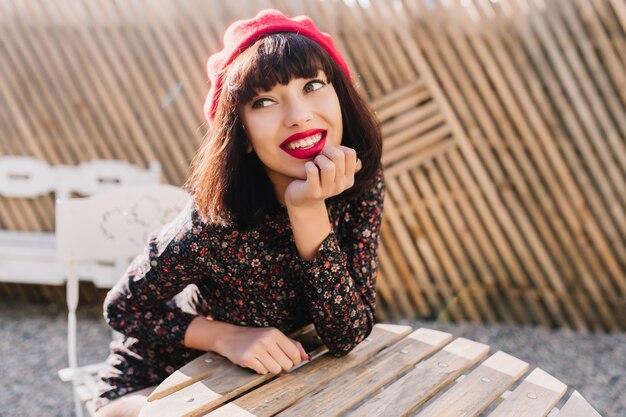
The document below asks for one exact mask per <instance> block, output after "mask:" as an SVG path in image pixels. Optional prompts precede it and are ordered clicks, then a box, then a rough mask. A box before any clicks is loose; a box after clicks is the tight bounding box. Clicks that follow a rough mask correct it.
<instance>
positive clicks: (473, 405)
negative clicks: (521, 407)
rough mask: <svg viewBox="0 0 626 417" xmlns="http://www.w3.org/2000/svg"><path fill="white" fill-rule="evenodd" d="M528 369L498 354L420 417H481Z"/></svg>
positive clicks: (503, 354)
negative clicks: (479, 416)
mask: <svg viewBox="0 0 626 417" xmlns="http://www.w3.org/2000/svg"><path fill="white" fill-rule="evenodd" d="M526 369H528V364H527V363H526V362H523V361H521V360H519V359H517V358H515V357H513V356H511V355H508V354H506V353H504V352H501V351H500V352H496V353H495V354H493V355H492V356H491V357H489V359H487V360H486V361H485V362H483V363H482V364H481V365H480V366H479V367H478V368H476V369H475V370H474V371H472V372H471V373H470V374H469V375H468V376H467V377H466V378H464V379H463V380H462V381H461V382H459V383H458V384H457V385H455V386H454V387H452V388H450V389H449V390H448V391H446V392H445V393H444V394H443V395H442V396H441V397H439V398H437V399H436V400H435V401H434V402H433V403H431V404H430V405H429V406H427V407H426V408H425V409H424V410H423V411H421V412H420V413H418V414H417V415H418V416H419V417H443V416H446V417H455V416H456V417H472V416H477V415H479V414H480V413H481V412H482V411H483V410H485V409H486V408H487V407H488V406H489V405H490V404H491V403H492V402H493V401H494V400H495V399H496V398H498V397H499V396H500V395H501V394H502V393H503V392H504V391H506V389H507V388H508V387H509V386H511V385H512V384H513V383H514V382H515V381H517V379H519V377H521V376H522V375H523V374H524V372H526Z"/></svg>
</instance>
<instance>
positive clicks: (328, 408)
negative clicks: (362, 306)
mask: <svg viewBox="0 0 626 417" xmlns="http://www.w3.org/2000/svg"><path fill="white" fill-rule="evenodd" d="M451 338H452V335H450V334H449V333H444V332H439V331H436V330H430V329H418V330H416V331H414V332H413V333H411V334H410V335H408V336H407V337H406V338H404V339H403V340H402V341H400V342H398V343H396V344H395V345H393V347H392V348H390V349H388V350H385V351H383V352H381V353H380V354H379V355H376V356H374V357H373V358H372V359H370V360H369V361H367V362H364V363H362V364H361V365H359V366H357V367H355V368H353V369H351V370H350V371H348V372H346V373H344V374H342V375H341V376H339V377H338V378H336V379H334V380H333V381H332V382H330V383H328V384H326V385H325V386H324V387H322V388H321V389H319V390H317V391H315V392H314V393H312V394H311V395H307V396H306V397H304V398H302V399H301V400H300V401H298V403H297V404H295V405H294V406H292V407H289V408H288V409H286V410H285V411H283V412H282V413H280V414H278V415H279V416H281V417H300V416H303V415H313V416H332V415H341V414H342V413H343V412H345V411H347V410H348V409H350V408H351V407H352V406H353V405H355V404H356V403H358V402H360V401H361V400H363V399H364V398H366V397H367V396H369V395H370V394H372V393H373V392H375V391H376V390H377V389H379V388H381V387H382V386H383V385H385V384H387V383H389V382H390V381H392V380H394V379H395V378H397V376H398V375H401V374H402V373H403V372H405V371H407V370H408V369H409V368H410V367H412V366H413V365H415V364H416V363H417V362H419V361H420V360H421V359H422V358H424V357H425V356H427V355H429V354H430V353H432V352H434V351H435V350H437V349H439V348H440V347H442V346H443V345H444V344H446V343H447V342H448V341H449V340H450V339H451Z"/></svg>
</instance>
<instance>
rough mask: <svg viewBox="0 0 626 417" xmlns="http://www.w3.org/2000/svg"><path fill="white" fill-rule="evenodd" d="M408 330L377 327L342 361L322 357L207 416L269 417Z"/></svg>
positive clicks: (401, 336)
mask: <svg viewBox="0 0 626 417" xmlns="http://www.w3.org/2000/svg"><path fill="white" fill-rule="evenodd" d="M410 331H411V328H410V327H409V326H397V325H389V324H377V325H376V326H374V329H373V330H372V333H371V334H370V336H369V337H368V338H367V339H366V340H368V341H367V342H363V343H361V344H359V345H358V346H357V347H356V348H355V349H354V350H353V351H352V352H350V354H349V355H347V356H345V357H343V358H339V359H337V358H333V357H328V356H324V357H322V358H320V359H318V360H317V361H315V362H313V363H312V364H309V365H308V366H303V367H301V368H298V369H296V370H295V371H293V372H290V373H287V374H282V375H280V377H279V378H277V379H275V380H273V381H271V382H269V383H268V384H266V385H263V386H262V387H260V388H257V389H256V390H254V391H252V392H250V393H249V394H246V395H244V396H242V397H240V398H238V399H237V400H235V401H233V402H230V403H228V404H226V405H225V406H223V407H220V408H218V409H217V410H215V411H213V412H211V413H209V414H208V416H211V417H237V416H250V415H254V416H258V417H262V416H272V415H274V414H276V413H278V412H280V411H282V410H284V409H285V408H287V407H289V406H290V405H291V404H293V403H294V402H296V401H298V399H300V398H302V397H303V396H305V395H306V394H308V393H310V392H312V391H314V390H315V389H317V388H318V387H320V386H321V385H323V384H324V383H326V382H327V381H330V380H331V379H333V378H336V377H337V376H339V375H341V374H343V373H344V372H346V371H348V370H349V369H351V368H353V367H355V366H357V365H358V364H360V363H362V362H364V361H366V360H368V359H369V358H371V357H372V356H374V355H375V354H376V353H378V352H379V351H381V350H382V349H384V348H385V347H387V346H390V345H392V344H394V343H396V342H397V341H398V340H400V339H402V338H404V337H405V336H406V335H407V334H408V333H410Z"/></svg>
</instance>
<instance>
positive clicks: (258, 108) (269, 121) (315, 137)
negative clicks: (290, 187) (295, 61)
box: [239, 71, 343, 186]
mask: <svg viewBox="0 0 626 417" xmlns="http://www.w3.org/2000/svg"><path fill="white" fill-rule="evenodd" d="M239 114H240V117H241V119H242V122H243V126H244V128H245V130H246V134H247V137H248V140H249V144H248V151H252V150H253V149H254V152H256V154H257V156H258V157H259V159H260V160H261V162H263V165H265V170H266V171H267V173H268V176H269V178H270V180H271V181H272V183H273V184H274V185H275V186H276V185H280V184H283V185H287V184H288V183H290V182H291V181H293V180H294V179H302V180H304V179H306V171H305V169H304V163H305V162H306V161H312V160H313V159H314V158H315V157H316V156H317V155H318V154H319V153H321V151H322V148H323V147H324V146H328V145H331V146H339V145H341V138H342V136H343V123H342V118H341V108H340V105H339V99H338V97H337V93H336V92H335V89H334V88H333V85H332V84H330V83H329V82H328V81H327V78H326V75H325V74H324V72H323V71H318V74H317V76H316V77H314V78H294V79H292V80H291V81H290V82H289V84H287V85H280V84H278V85H275V86H274V87H273V88H272V89H271V90H269V91H265V92H262V93H259V94H258V95H257V96H255V97H254V98H253V99H252V100H251V101H250V102H248V103H245V104H244V105H242V106H241V107H240V109H239Z"/></svg>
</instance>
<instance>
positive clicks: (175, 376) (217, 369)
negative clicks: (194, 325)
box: [148, 325, 321, 402]
mask: <svg viewBox="0 0 626 417" xmlns="http://www.w3.org/2000/svg"><path fill="white" fill-rule="evenodd" d="M308 334H312V335H315V336H314V337H317V333H316V332H315V329H314V327H313V325H308V326H305V327H303V328H302V329H300V330H298V331H296V332H294V333H290V334H289V337H290V338H292V339H296V340H298V341H300V339H301V337H302V336H303V335H308ZM317 339H319V337H317ZM320 344H321V342H320ZM232 366H233V365H232V363H231V362H230V361H228V360H227V359H226V358H224V357H223V356H221V355H218V354H216V353H213V352H207V353H205V354H203V355H200V356H199V357H197V358H196V359H194V360H193V361H191V362H189V363H188V364H186V365H185V366H183V367H182V368H180V369H178V370H176V371H175V372H174V373H172V374H171V375H170V376H169V377H167V378H166V379H165V380H164V381H163V382H161V383H160V384H159V386H158V387H157V388H156V389H155V390H154V391H153V392H152V393H151V394H150V396H149V397H148V402H151V401H155V400H158V399H160V398H163V397H166V396H168V395H170V394H171V393H174V392H176V391H179V390H181V389H182V388H184V387H186V386H189V385H191V384H193V383H195V382H197V381H200V380H203V379H206V378H209V377H210V376H211V375H213V374H220V373H222V372H224V371H226V369H227V368H229V367H232Z"/></svg>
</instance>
